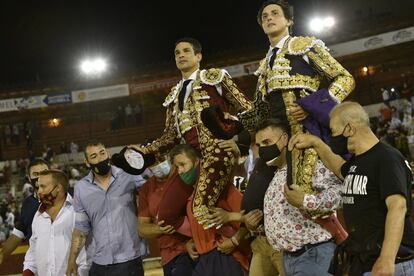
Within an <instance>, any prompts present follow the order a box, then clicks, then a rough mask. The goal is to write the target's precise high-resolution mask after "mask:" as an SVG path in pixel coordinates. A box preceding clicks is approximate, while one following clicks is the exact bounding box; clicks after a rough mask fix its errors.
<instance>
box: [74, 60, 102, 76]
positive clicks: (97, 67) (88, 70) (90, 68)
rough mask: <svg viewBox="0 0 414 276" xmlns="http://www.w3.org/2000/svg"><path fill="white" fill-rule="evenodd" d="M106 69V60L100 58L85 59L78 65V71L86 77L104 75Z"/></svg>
mask: <svg viewBox="0 0 414 276" xmlns="http://www.w3.org/2000/svg"><path fill="white" fill-rule="evenodd" d="M107 68H108V64H107V62H106V60H104V59H102V58H95V59H85V60H84V61H82V62H81V64H80V70H81V72H82V73H83V74H85V75H87V76H97V75H100V74H102V73H104V72H105V71H106V70H107Z"/></svg>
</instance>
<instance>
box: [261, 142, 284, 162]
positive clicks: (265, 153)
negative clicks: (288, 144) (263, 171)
mask: <svg viewBox="0 0 414 276" xmlns="http://www.w3.org/2000/svg"><path fill="white" fill-rule="evenodd" d="M280 153H281V152H280V149H279V148H278V147H277V144H273V145H270V146H263V147H260V148H259V156H260V158H261V159H262V160H263V161H265V162H269V161H271V160H273V159H275V158H277V157H279V156H280Z"/></svg>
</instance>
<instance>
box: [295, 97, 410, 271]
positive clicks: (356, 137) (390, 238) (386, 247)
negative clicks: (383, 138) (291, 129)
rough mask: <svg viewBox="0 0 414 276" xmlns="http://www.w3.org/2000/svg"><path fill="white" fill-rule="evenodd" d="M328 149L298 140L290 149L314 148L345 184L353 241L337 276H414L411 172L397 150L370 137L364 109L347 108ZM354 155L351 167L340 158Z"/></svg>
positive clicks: (333, 120) (337, 262)
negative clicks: (347, 154) (349, 154)
mask: <svg viewBox="0 0 414 276" xmlns="http://www.w3.org/2000/svg"><path fill="white" fill-rule="evenodd" d="M330 128H331V130H332V137H331V141H330V144H329V146H328V145H326V144H324V143H323V142H322V141H321V140H320V139H319V138H317V137H315V136H312V135H308V134H298V135H295V136H294V137H292V139H291V141H290V143H289V149H292V148H293V147H296V148H300V149H301V148H308V147H313V148H314V149H315V150H316V151H317V152H318V154H319V156H320V158H321V159H322V161H323V162H324V163H325V165H326V166H327V167H328V168H329V169H330V170H332V171H333V172H334V173H335V174H336V175H337V176H338V177H340V178H341V179H343V180H344V183H343V189H342V192H343V211H344V218H345V222H346V225H347V228H348V232H349V237H348V239H347V240H346V241H345V242H344V243H343V245H342V246H340V247H339V248H338V250H337V252H336V255H335V257H334V260H333V262H332V266H331V272H332V273H334V274H335V275H343V274H345V273H348V275H414V228H413V224H412V223H411V219H410V217H411V215H410V214H411V204H412V203H411V180H412V172H411V169H410V166H409V164H408V163H407V161H405V160H404V157H403V156H402V155H401V154H400V152H398V151H397V150H396V149H394V148H392V147H391V146H389V145H386V144H384V143H382V142H379V140H378V138H377V137H376V136H375V134H374V133H373V132H372V131H371V129H370V125H369V117H368V115H367V113H366V112H365V111H364V109H363V108H362V106H361V105H359V104H357V103H354V102H345V103H342V104H340V105H338V106H336V107H335V108H334V109H333V110H332V112H331V115H330ZM346 153H351V154H353V157H352V158H351V159H350V160H349V161H345V160H344V159H343V158H342V157H341V155H345V154H346Z"/></svg>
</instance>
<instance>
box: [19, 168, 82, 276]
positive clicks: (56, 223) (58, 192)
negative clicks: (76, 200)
mask: <svg viewBox="0 0 414 276" xmlns="http://www.w3.org/2000/svg"><path fill="white" fill-rule="evenodd" d="M38 184H39V191H38V194H39V199H40V202H41V205H40V207H39V210H38V211H37V213H36V214H35V216H34V218H33V223H32V231H33V235H32V237H31V238H30V247H29V250H28V251H27V253H26V256H25V259H24V268H23V275H24V276H26V275H27V276H28V275H56V276H58V275H63V274H64V273H65V272H66V267H67V264H68V256H69V248H70V240H71V236H72V235H71V233H72V230H73V228H74V224H75V211H74V209H73V199H72V197H71V196H70V195H69V194H68V193H67V191H68V186H69V180H68V178H67V176H66V175H65V173H64V172H62V171H59V170H47V171H42V172H41V173H40V176H39V181H38ZM76 262H77V264H78V270H77V273H78V275H87V274H88V270H89V269H88V268H89V267H88V265H87V262H86V252H85V249H84V247H83V248H82V252H81V254H79V256H78V258H77V260H76Z"/></svg>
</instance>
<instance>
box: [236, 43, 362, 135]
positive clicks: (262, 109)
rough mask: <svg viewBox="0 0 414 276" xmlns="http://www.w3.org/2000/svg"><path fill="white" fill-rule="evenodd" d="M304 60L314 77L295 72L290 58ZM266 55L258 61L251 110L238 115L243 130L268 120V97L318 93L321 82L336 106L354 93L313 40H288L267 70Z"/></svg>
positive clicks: (335, 63) (344, 75) (343, 71)
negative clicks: (306, 61)
mask: <svg viewBox="0 0 414 276" xmlns="http://www.w3.org/2000/svg"><path fill="white" fill-rule="evenodd" d="M289 56H290V57H292V56H293V57H301V58H302V57H303V56H307V58H308V60H309V65H310V66H311V67H312V68H313V69H314V71H315V74H313V75H312V74H301V73H297V72H295V70H294V69H295V68H292V66H291V61H290V60H291V58H288V57H289ZM269 58H270V55H269V54H268V55H267V56H266V57H265V58H264V59H262V60H261V62H260V65H259V69H258V70H257V71H256V72H255V74H256V75H257V76H258V83H257V88H256V93H255V97H254V101H253V108H252V109H250V110H248V111H245V112H243V113H241V114H239V115H238V118H239V120H240V121H241V122H242V124H243V125H244V127H245V128H247V129H249V130H254V128H255V127H256V125H257V124H258V122H260V121H262V120H264V119H266V118H268V117H269V104H268V102H267V100H266V98H267V96H268V95H269V93H272V92H281V91H292V90H300V95H301V97H305V96H307V95H309V94H310V93H313V92H315V91H317V90H319V89H320V88H321V87H320V86H321V81H322V79H326V80H327V81H328V82H329V86H328V90H329V93H330V95H331V96H332V98H333V99H334V100H336V101H337V102H342V101H343V100H344V99H345V98H346V97H347V96H348V95H349V94H350V93H351V92H352V90H353V89H354V86H355V82H354V78H353V77H352V75H351V74H350V73H349V72H348V71H347V70H346V69H345V68H343V67H342V65H341V64H340V63H339V62H338V61H336V60H335V59H334V58H333V57H332V56H331V55H330V54H329V52H328V49H327V47H326V46H325V44H324V43H323V42H322V41H321V40H319V39H316V38H314V37H289V38H288V39H287V40H286V42H285V43H284V46H283V47H282V48H281V49H280V50H279V51H278V52H277V54H276V58H275V61H274V64H273V68H270V67H269Z"/></svg>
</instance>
